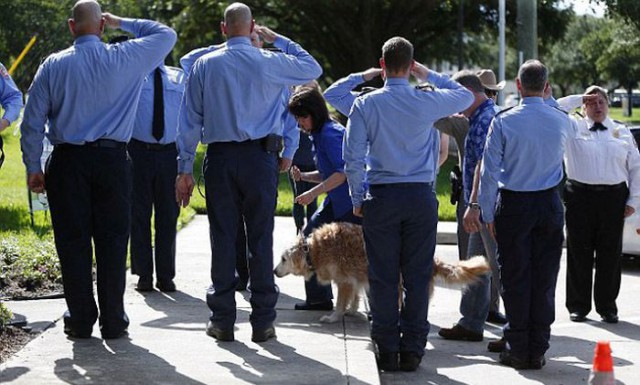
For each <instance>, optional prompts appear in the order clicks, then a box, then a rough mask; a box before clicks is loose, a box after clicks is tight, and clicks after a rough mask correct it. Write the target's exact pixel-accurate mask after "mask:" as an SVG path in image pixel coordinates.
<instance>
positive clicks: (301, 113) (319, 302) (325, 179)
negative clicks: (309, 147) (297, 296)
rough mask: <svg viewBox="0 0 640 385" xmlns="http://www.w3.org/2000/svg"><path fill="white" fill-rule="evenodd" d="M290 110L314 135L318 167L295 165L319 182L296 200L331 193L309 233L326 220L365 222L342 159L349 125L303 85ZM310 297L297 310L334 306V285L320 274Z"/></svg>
mask: <svg viewBox="0 0 640 385" xmlns="http://www.w3.org/2000/svg"><path fill="white" fill-rule="evenodd" d="M289 111H290V112H291V114H292V115H293V116H294V117H295V118H296V121H297V122H298V126H299V127H300V130H301V131H302V132H304V133H305V134H307V135H309V136H310V137H311V140H312V141H313V153H314V160H315V163H316V168H317V171H311V172H300V170H299V169H298V168H297V167H295V166H294V167H292V168H291V175H292V177H293V179H294V180H296V181H297V180H302V181H306V182H311V183H317V185H316V186H315V187H314V188H312V189H310V190H308V191H307V192H305V193H303V194H301V195H299V196H297V197H296V198H295V200H296V203H298V204H301V205H305V206H306V205H308V204H309V203H311V202H313V201H314V200H315V199H316V198H317V197H318V196H319V195H321V194H323V193H326V194H327V196H326V198H325V199H324V201H323V202H322V205H320V207H319V208H318V209H317V210H316V212H315V213H314V214H313V216H312V217H311V220H310V221H309V223H308V224H307V226H306V227H305V228H304V230H303V231H302V234H303V236H305V237H307V236H309V234H311V232H312V231H313V230H314V229H316V228H318V227H320V226H322V225H323V224H325V223H331V222H350V223H356V224H361V223H362V221H361V218H358V217H356V216H354V215H353V206H352V205H351V198H350V197H349V187H348V185H347V177H346V175H345V174H344V160H343V159H342V139H343V137H344V134H345V129H344V127H343V126H342V125H340V124H339V123H337V122H335V121H333V120H332V119H331V117H330V116H329V110H328V109H327V104H326V101H325V100H324V97H323V96H322V94H321V93H320V91H318V90H316V89H313V88H301V89H300V90H298V91H297V92H296V93H295V94H294V95H293V96H291V99H290V100H289ZM305 291H306V295H307V298H306V301H305V302H303V303H299V304H296V305H295V309H296V310H332V309H333V302H332V301H331V300H332V298H333V294H332V291H331V285H327V286H323V285H320V284H318V281H317V280H316V277H315V276H313V277H311V279H309V280H308V281H306V282H305Z"/></svg>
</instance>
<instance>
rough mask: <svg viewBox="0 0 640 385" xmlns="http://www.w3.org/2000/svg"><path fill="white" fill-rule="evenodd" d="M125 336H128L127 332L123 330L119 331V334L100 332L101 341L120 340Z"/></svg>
mask: <svg viewBox="0 0 640 385" xmlns="http://www.w3.org/2000/svg"><path fill="white" fill-rule="evenodd" d="M126 335H129V331H128V330H127V329H124V330H120V331H119V332H116V333H105V332H102V339H103V340H115V339H118V338H122V337H124V336H126Z"/></svg>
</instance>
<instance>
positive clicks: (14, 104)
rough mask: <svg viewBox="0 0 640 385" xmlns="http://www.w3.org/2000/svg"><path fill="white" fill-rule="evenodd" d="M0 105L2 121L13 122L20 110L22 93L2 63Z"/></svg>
mask: <svg viewBox="0 0 640 385" xmlns="http://www.w3.org/2000/svg"><path fill="white" fill-rule="evenodd" d="M0 104H1V105H2V108H3V109H4V114H3V115H2V119H6V120H8V121H9V124H11V123H13V122H15V121H16V119H18V117H19V116H20V110H21V109H22V92H20V90H19V89H18V87H17V86H16V83H14V82H13V79H11V76H9V72H7V69H6V68H4V65H2V63H0Z"/></svg>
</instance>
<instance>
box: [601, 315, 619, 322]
mask: <svg viewBox="0 0 640 385" xmlns="http://www.w3.org/2000/svg"><path fill="white" fill-rule="evenodd" d="M600 317H602V321H604V322H606V323H608V324H617V323H618V315H617V314H615V313H605V314H600Z"/></svg>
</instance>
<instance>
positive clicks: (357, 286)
mask: <svg viewBox="0 0 640 385" xmlns="http://www.w3.org/2000/svg"><path fill="white" fill-rule="evenodd" d="M489 270H490V268H489V265H488V264H487V262H486V260H485V258H484V257H482V256H479V257H473V258H471V259H468V260H466V261H460V262H458V263H457V264H456V265H451V264H448V263H445V262H443V261H441V260H439V259H438V258H437V257H436V258H434V264H433V278H435V277H440V278H442V279H443V280H444V281H445V282H447V283H456V284H467V283H471V282H474V281H475V280H476V279H477V278H478V277H479V276H480V275H482V274H485V273H486V272H488V271H489ZM313 273H315V274H316V276H317V277H318V282H319V283H320V284H323V285H330V284H331V282H334V283H335V284H336V285H337V286H338V298H337V302H336V306H335V310H334V311H333V313H331V314H329V315H325V316H323V317H322V318H320V322H326V323H332V322H337V321H339V320H341V319H342V316H344V315H345V314H349V315H351V314H355V313H356V312H357V310H358V304H359V301H360V295H359V294H360V292H361V290H362V289H364V290H368V289H369V276H368V263H367V255H366V253H365V247H364V237H363V234H362V226H359V225H354V224H351V223H346V222H334V223H329V224H326V225H323V226H322V227H319V228H317V229H316V230H314V231H313V232H312V233H311V235H310V236H309V237H308V238H304V237H302V236H300V237H298V241H297V243H296V244H295V245H294V246H292V247H290V248H289V249H287V250H285V251H284V252H283V253H282V258H281V261H280V263H279V264H278V266H276V268H275V270H274V274H275V275H276V276H277V277H279V278H282V277H284V276H286V275H288V274H293V275H299V276H303V277H304V278H305V279H309V278H310V277H311V276H312V275H313ZM433 287H434V280H433V279H431V280H430V281H429V297H431V295H432V294H433ZM399 293H400V303H402V297H401V291H399Z"/></svg>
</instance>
